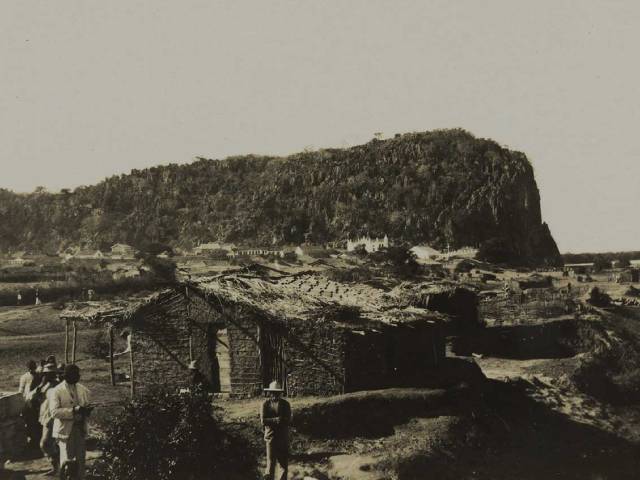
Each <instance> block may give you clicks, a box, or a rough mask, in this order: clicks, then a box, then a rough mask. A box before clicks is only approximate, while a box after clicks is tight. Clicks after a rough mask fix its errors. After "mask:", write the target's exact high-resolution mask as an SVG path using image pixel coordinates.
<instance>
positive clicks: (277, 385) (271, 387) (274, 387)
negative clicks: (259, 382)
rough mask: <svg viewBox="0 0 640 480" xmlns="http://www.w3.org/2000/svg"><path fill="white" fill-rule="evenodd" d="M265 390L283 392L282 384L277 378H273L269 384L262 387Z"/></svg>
mask: <svg viewBox="0 0 640 480" xmlns="http://www.w3.org/2000/svg"><path fill="white" fill-rule="evenodd" d="M264 391H265V392H284V389H283V388H282V384H281V383H280V382H278V381H277V380H274V381H273V382H271V383H270V384H269V386H268V387H267V388H265V389H264Z"/></svg>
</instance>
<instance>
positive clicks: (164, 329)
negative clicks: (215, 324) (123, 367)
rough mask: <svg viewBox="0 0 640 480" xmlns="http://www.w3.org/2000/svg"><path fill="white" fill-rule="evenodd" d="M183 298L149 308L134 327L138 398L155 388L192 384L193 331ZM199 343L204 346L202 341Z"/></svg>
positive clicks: (136, 321) (134, 368)
mask: <svg viewBox="0 0 640 480" xmlns="http://www.w3.org/2000/svg"><path fill="white" fill-rule="evenodd" d="M191 330H192V329H191V327H190V324H189V322H188V319H187V315H186V302H185V299H184V296H183V295H180V294H176V295H174V296H173V297H171V299H170V300H169V301H164V302H163V303H162V304H161V305H157V306H155V305H154V306H153V308H146V309H145V311H144V312H142V313H141V314H140V315H139V316H138V318H136V319H135V321H134V324H133V326H132V336H131V350H132V357H133V382H134V392H135V395H136V396H138V395H145V394H147V393H149V391H150V389H152V388H153V387H154V385H167V386H171V387H176V388H186V387H188V386H189V384H190V381H191V374H190V371H189V369H188V366H189V335H190V333H191V334H193V337H194V338H196V339H198V337H202V335H203V334H202V332H200V331H198V330H196V332H192V331H191ZM196 343H198V344H202V343H204V340H203V339H202V338H199V339H198V340H197V341H196Z"/></svg>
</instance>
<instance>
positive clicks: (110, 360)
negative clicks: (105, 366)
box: [109, 326, 116, 386]
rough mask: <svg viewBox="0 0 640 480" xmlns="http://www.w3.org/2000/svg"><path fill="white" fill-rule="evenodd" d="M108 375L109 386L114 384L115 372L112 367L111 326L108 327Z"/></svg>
mask: <svg viewBox="0 0 640 480" xmlns="http://www.w3.org/2000/svg"><path fill="white" fill-rule="evenodd" d="M109 373H110V374H111V385H113V386H115V384H116V371H115V368H114V366H113V326H109Z"/></svg>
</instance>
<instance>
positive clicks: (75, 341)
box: [71, 319, 78, 363]
mask: <svg viewBox="0 0 640 480" xmlns="http://www.w3.org/2000/svg"><path fill="white" fill-rule="evenodd" d="M77 348H78V326H77V325H76V321H75V319H74V320H73V345H72V347H71V363H76V350H77Z"/></svg>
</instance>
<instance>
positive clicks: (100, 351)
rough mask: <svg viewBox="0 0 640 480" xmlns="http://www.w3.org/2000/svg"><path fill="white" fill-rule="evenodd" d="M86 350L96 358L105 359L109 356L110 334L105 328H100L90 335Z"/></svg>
mask: <svg viewBox="0 0 640 480" xmlns="http://www.w3.org/2000/svg"><path fill="white" fill-rule="evenodd" d="M86 351H87V353H88V354H89V355H91V356H92V357H94V358H99V359H102V360H105V359H106V358H107V357H108V356H109V336H108V334H107V332H105V331H104V330H99V331H97V332H95V333H93V334H92V335H91V336H90V337H89V341H88V342H87V348H86Z"/></svg>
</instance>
